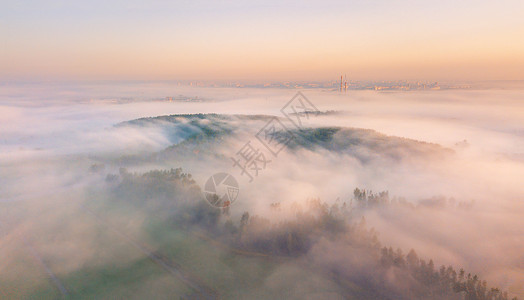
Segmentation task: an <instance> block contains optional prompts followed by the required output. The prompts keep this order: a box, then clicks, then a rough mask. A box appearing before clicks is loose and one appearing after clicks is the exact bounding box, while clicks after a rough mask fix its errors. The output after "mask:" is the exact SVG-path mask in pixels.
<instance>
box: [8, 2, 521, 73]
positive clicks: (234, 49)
mask: <svg viewBox="0 0 524 300" xmlns="http://www.w3.org/2000/svg"><path fill="white" fill-rule="evenodd" d="M393 2H394V3H393ZM523 14H524V3H523V2H522V1H509V0H506V1H486V0H480V1H460V2H456V1H450V0H443V1H438V2H435V1H408V0H401V1H386V0H371V1H363V0H362V1H361V0H358V1H357V0H353V1H333V0H328V1H284V0H282V1H272V0H271V1H251V2H249V3H248V2H246V1H234V0H230V1H225V2H218V1H201V0H200V1H173V2H167V1H166V2H164V1H151V2H141V1H121V0H118V1H111V3H106V2H105V1H101V0H94V1H90V2H74V1H73V2H71V1H24V0H22V1H16V2H15V1H8V2H7V3H3V4H2V10H0V80H3V81H6V80H254V81H259V82H260V81H272V80H281V81H283V80H292V81H293V80H294V81H299V80H311V81H313V80H319V81H329V80H336V78H337V77H340V75H341V73H342V74H347V77H348V80H349V79H351V80H398V79H400V78H405V79H406V80H429V81H444V80H524V39H523V38H522V37H524V18H523V17H522V16H523Z"/></svg>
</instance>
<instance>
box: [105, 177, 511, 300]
mask: <svg viewBox="0 0 524 300" xmlns="http://www.w3.org/2000/svg"><path fill="white" fill-rule="evenodd" d="M106 183H107V187H108V189H107V191H108V193H109V194H110V199H111V201H114V202H119V203H121V204H125V205H132V206H135V207H138V208H140V209H141V210H144V211H147V212H148V214H151V215H152V216H154V217H155V218H157V219H160V220H161V222H163V223H165V226H171V227H173V228H184V229H186V230H191V231H193V232H194V231H198V232H199V233H203V234H205V235H206V236H207V237H209V238H210V239H213V240H214V241H216V242H218V243H221V244H223V245H226V246H227V247H229V249H231V250H232V251H237V252H239V253H257V254H261V255H267V256H268V257H275V258H279V259H285V260H297V259H301V258H306V259H307V258H309V257H312V256H313V257H314V254H312V251H314V249H315V247H317V246H318V245H321V244H322V243H324V244H325V243H328V244H332V245H336V246H333V247H340V248H341V249H344V254H343V255H341V257H340V259H341V263H338V264H325V263H318V262H315V260H314V259H312V262H311V264H312V265H315V266H316V267H318V268H319V270H320V271H321V272H323V273H325V274H329V277H330V278H332V280H333V281H335V282H337V284H339V285H340V286H341V287H342V288H346V286H347V288H350V287H349V286H353V285H354V284H356V285H357V286H359V288H360V290H361V295H362V296H363V297H364V298H374V299H398V298H405V299H467V300H473V299H478V300H481V299H509V298H508V294H507V292H505V291H502V290H500V289H498V288H496V287H490V286H489V285H488V283H487V282H486V281H484V280H482V279H481V278H480V277H479V276H478V275H474V274H470V273H468V272H466V271H465V270H463V269H459V270H457V269H456V268H455V267H453V266H440V267H437V266H435V263H434V262H433V260H432V259H430V258H422V257H419V256H418V255H417V253H416V250H415V249H410V247H409V245H403V247H405V249H410V250H409V251H407V254H405V250H403V249H401V248H396V249H393V248H392V247H388V246H387V245H382V244H381V243H380V241H379V238H378V232H376V231H375V230H374V229H373V228H372V227H369V226H368V224H366V220H365V219H364V218H363V217H359V214H357V213H355V211H358V210H359V209H374V207H377V206H380V205H382V206H384V205H393V204H401V205H412V204H409V202H407V201H405V200H403V199H401V198H400V199H399V198H393V199H390V198H389V193H388V192H380V193H377V194H374V193H373V192H370V191H365V190H361V189H358V188H357V189H355V190H354V194H353V195H352V197H351V198H352V200H351V203H349V204H348V203H343V204H342V205H339V203H335V204H332V205H329V204H328V203H326V202H323V201H321V200H320V199H309V200H307V201H305V202H304V203H305V204H302V205H300V204H298V203H294V204H292V205H291V208H290V209H291V210H292V215H293V216H294V217H293V218H291V219H287V220H286V221H281V222H278V223H272V222H270V220H269V219H266V218H264V217H262V216H259V215H257V214H256V212H247V211H246V212H243V213H242V214H237V217H234V216H235V214H231V215H233V216H231V215H230V211H229V208H228V209H226V210H219V209H216V208H213V207H211V206H210V205H209V204H208V203H207V202H206V201H205V200H204V199H203V196H202V193H201V190H200V187H199V186H198V185H197V184H196V182H195V181H194V180H193V178H192V176H191V175H190V174H188V173H184V172H183V171H182V170H181V169H180V168H178V169H171V170H162V171H160V170H154V171H150V172H147V173H143V174H138V173H130V172H128V171H127V170H126V169H121V170H120V172H119V174H109V175H107V177H106ZM432 201H433V202H431V201H429V203H434V202H437V203H439V199H436V200H435V199H433V200H432ZM353 202H354V203H353ZM231 209H234V207H233V208H231ZM272 209H275V210H278V209H280V205H279V204H278V205H276V204H273V205H272ZM344 255H347V256H348V257H350V259H347V260H344ZM357 262H358V263H357ZM349 282H350V283H351V285H350V284H347V283H349Z"/></svg>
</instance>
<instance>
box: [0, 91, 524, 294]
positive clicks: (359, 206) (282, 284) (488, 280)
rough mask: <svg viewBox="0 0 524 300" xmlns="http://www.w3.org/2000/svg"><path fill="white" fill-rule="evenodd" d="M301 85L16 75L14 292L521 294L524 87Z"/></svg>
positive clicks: (9, 210) (4, 179)
mask: <svg viewBox="0 0 524 300" xmlns="http://www.w3.org/2000/svg"><path fill="white" fill-rule="evenodd" d="M301 92H302V94H303V95H304V96H305V97H307V99H308V100H309V101H310V102H311V103H312V104H314V107H315V108H316V109H318V112H312V113H308V114H294V115H293V114H291V115H290V118H286V116H285V115H284V114H283V112H282V110H283V108H285V105H286V104H287V103H288V102H289V101H290V100H291V99H293V97H294V96H295V95H296V93H297V91H296V90H286V89H227V88H194V87H181V86H176V85H173V84H169V83H133V84H131V83H111V84H109V83H89V84H88V83H85V84H17V85H4V86H2V89H0V99H1V100H0V257H1V258H2V259H1V260H0V298H38V299H41V298H60V297H69V298H74V299H77V298H86V299H92V298H123V297H125V298H136V299H140V298H145V297H154V298H161V299H162V298H166V299H167V298H173V297H175V298H178V297H182V298H187V299H198V298H199V297H200V298H204V299H216V298H224V299H229V298H254V299H267V298H270V297H273V298H292V299H303V298H308V299H316V298H318V299H344V298H345V299H399V298H403V299H422V298H424V299H464V298H465V299H511V298H513V297H518V298H519V299H521V298H524V288H523V287H524V251H523V250H524V238H523V237H524V218H523V215H524V204H523V203H524V202H523V201H522V200H523V198H524V186H523V185H522V178H524V123H523V122H522V120H524V101H523V98H522V95H523V91H522V90H516V89H507V90H503V89H492V90H448V91H416V92H375V91H349V92H348V93H346V94H344V93H342V94H341V93H339V92H333V91H324V90H320V89H311V90H302V91H301ZM169 100H171V101H169ZM298 118H300V120H301V123H300V124H299V126H297V124H295V123H293V121H294V120H298ZM268 122H277V123H275V124H282V125H283V126H284V127H285V129H286V130H285V131H283V132H281V133H280V134H282V136H278V134H277V136H275V138H276V139H280V140H285V136H287V135H289V136H292V137H293V139H291V140H289V141H287V140H286V143H284V144H283V147H282V148H281V150H279V151H278V153H277V154H276V155H275V154H274V153H271V151H270V149H267V148H265V147H264V145H263V144H262V143H261V141H260V139H258V138H257V137H260V136H261V135H260V133H261V132H262V133H263V131H261V130H262V129H263V128H266V127H265V126H266V125H267V124H268ZM248 142H249V143H250V145H252V146H253V147H254V148H255V149H257V150H259V151H260V152H262V153H264V155H265V156H264V159H265V160H262V161H259V165H258V167H259V169H258V170H256V172H258V173H257V174H255V172H254V171H253V170H251V177H250V176H248V174H246V173H242V170H241V169H240V168H239V167H238V166H236V165H235V164H234V161H233V160H232V159H235V158H238V157H239V155H238V154H239V151H240V150H241V149H243V147H245V146H246V144H247V143H248ZM221 172H225V173H228V174H231V175H232V176H233V177H234V178H235V179H236V180H237V182H238V187H239V190H238V197H237V198H236V200H235V201H234V203H232V204H231V205H230V206H229V207H227V208H222V209H218V208H215V207H213V206H211V205H209V203H208V201H206V194H205V193H204V187H205V184H206V181H207V180H208V178H209V177H210V176H212V175H213V174H216V173H221ZM441 266H443V268H441Z"/></svg>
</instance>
